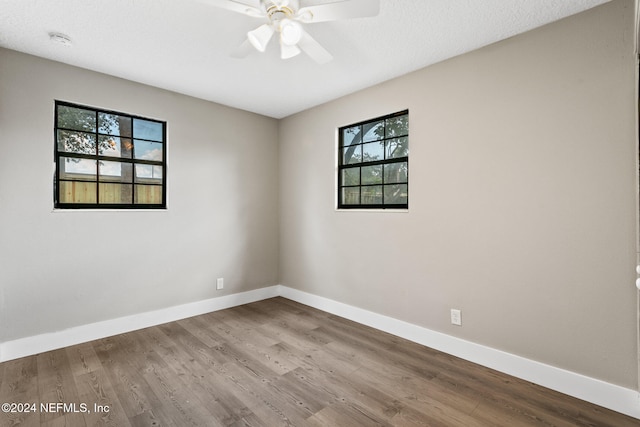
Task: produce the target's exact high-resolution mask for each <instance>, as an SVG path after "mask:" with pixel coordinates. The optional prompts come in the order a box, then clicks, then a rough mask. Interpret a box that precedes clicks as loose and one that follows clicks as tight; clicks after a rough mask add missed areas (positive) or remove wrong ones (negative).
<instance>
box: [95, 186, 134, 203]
mask: <svg viewBox="0 0 640 427" xmlns="http://www.w3.org/2000/svg"><path fill="white" fill-rule="evenodd" d="M99 185H100V203H116V204H119V203H126V204H131V203H133V184H116V183H103V182H101V183H100V184H99Z"/></svg>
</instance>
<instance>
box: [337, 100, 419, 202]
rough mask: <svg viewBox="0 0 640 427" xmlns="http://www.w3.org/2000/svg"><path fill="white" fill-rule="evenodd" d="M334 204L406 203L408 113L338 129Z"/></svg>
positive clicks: (407, 185) (403, 112)
mask: <svg viewBox="0 0 640 427" xmlns="http://www.w3.org/2000/svg"><path fill="white" fill-rule="evenodd" d="M339 150H340V153H339V166H338V207H339V208H345V209H348V208H383V209H384V208H400V209H406V208H407V207H408V203H409V202H408V197H409V196H408V191H409V182H408V173H409V113H408V111H401V112H399V113H395V114H391V115H389V116H385V117H380V118H376V119H372V120H367V121H364V122H360V123H356V124H353V125H349V126H345V127H342V128H340V129H339Z"/></svg>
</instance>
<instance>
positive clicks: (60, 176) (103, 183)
mask: <svg viewBox="0 0 640 427" xmlns="http://www.w3.org/2000/svg"><path fill="white" fill-rule="evenodd" d="M55 164H56V171H55V185H54V206H55V207H56V208H72V209H73V208H82V209H92V208H94V209H95V208H106V209H113V208H118V209H120V208H137V209H162V208H165V207H166V187H165V182H166V175H167V167H166V123H165V122H161V121H158V120H153V119H145V118H141V117H136V116H132V115H130V114H123V113H116V112H113V111H104V110H99V109H96V108H91V107H86V106H81V105H74V104H69V103H66V102H60V101H56V104H55Z"/></svg>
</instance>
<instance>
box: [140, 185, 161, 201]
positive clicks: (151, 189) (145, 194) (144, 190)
mask: <svg viewBox="0 0 640 427" xmlns="http://www.w3.org/2000/svg"><path fill="white" fill-rule="evenodd" d="M135 191H136V193H135V194H136V197H135V198H136V201H135V202H136V203H138V204H161V203H162V187H161V186H159V185H136V189H135Z"/></svg>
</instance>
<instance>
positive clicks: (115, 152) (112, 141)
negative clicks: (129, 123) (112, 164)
mask: <svg viewBox="0 0 640 427" xmlns="http://www.w3.org/2000/svg"><path fill="white" fill-rule="evenodd" d="M98 152H99V154H100V155H101V156H111V157H120V158H123V159H130V158H131V156H132V155H133V143H132V142H131V140H130V139H128V138H120V137H117V136H106V135H99V136H98Z"/></svg>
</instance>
